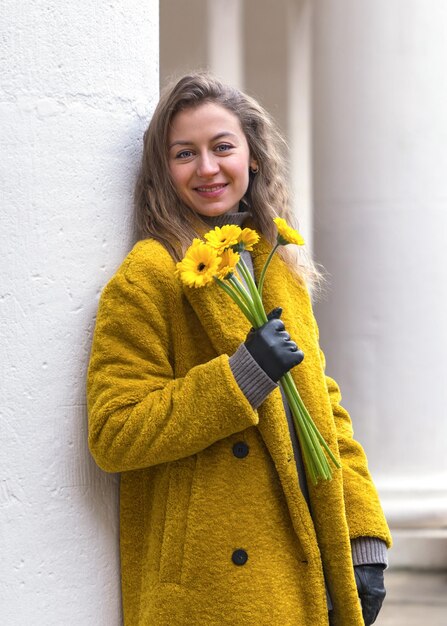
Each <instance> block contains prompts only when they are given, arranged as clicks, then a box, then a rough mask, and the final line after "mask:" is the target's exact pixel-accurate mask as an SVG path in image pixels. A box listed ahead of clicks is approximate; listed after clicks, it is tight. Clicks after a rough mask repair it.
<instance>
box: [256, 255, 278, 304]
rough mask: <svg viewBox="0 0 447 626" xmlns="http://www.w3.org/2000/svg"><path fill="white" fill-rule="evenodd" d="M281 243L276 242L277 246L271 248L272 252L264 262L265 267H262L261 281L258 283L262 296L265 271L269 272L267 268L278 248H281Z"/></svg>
mask: <svg viewBox="0 0 447 626" xmlns="http://www.w3.org/2000/svg"><path fill="white" fill-rule="evenodd" d="M280 245H281V244H280V243H276V245H275V247H274V248H272V249H271V251H270V254H269V255H268V257H267V261H266V262H265V263H264V267H263V268H262V272H261V276H260V277H259V283H258V293H259V296H260V297H261V298H262V288H263V287H264V280H265V273H266V272H267V268H268V266H269V265H270V261H271V260H272V258H273V255H274V254H275V252H276V250H277V249H278V248H279V246H280Z"/></svg>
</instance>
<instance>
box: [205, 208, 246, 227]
mask: <svg viewBox="0 0 447 626" xmlns="http://www.w3.org/2000/svg"><path fill="white" fill-rule="evenodd" d="M248 217H250V212H249V211H238V212H237V213H224V214H223V215H213V216H209V217H208V216H202V219H203V221H204V222H205V223H206V224H209V226H212V227H215V226H225V224H237V225H238V226H242V224H243V223H244V222H245V220H246V219H247V218H248Z"/></svg>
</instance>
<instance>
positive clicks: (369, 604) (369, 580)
mask: <svg viewBox="0 0 447 626" xmlns="http://www.w3.org/2000/svg"><path fill="white" fill-rule="evenodd" d="M383 570H384V566H383V565H356V566H355V567H354V574H355V582H356V583H357V591H358V594H359V598H360V602H361V603H362V613H363V620H364V622H365V626H370V624H374V622H375V621H376V617H377V616H378V614H379V611H380V609H381V608H382V602H383V600H384V598H385V595H386V591H385V585H384V580H383Z"/></svg>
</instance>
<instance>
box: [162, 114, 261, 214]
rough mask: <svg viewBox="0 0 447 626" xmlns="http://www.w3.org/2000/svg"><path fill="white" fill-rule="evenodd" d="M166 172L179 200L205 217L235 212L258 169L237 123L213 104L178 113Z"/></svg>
mask: <svg viewBox="0 0 447 626" xmlns="http://www.w3.org/2000/svg"><path fill="white" fill-rule="evenodd" d="M169 143H170V148H169V171H170V173H171V177H172V181H173V183H174V186H175V189H176V191H177V193H178V195H179V197H180V198H181V199H182V200H183V201H184V202H185V204H186V205H187V206H189V207H190V208H191V209H192V210H193V211H195V212H196V213H198V214H199V215H203V216H209V217H211V216H218V215H223V214H225V213H229V212H237V210H238V206H239V201H240V199H241V198H242V197H243V196H244V195H245V193H246V191H247V189H248V183H249V174H248V172H249V167H251V168H252V169H253V170H255V169H256V168H257V163H256V160H255V159H253V158H252V157H251V156H250V150H249V147H248V143H247V139H246V138H245V135H244V133H243V131H242V128H241V125H240V122H239V120H238V118H237V117H236V116H235V115H233V113H231V112H230V111H228V110H227V109H225V108H224V107H222V106H220V105H219V104H214V103H212V102H209V103H205V104H202V105H200V106H197V107H195V108H191V109H186V110H184V111H180V112H179V113H177V115H176V116H175V117H174V119H173V121H172V124H171V131H170V134H169Z"/></svg>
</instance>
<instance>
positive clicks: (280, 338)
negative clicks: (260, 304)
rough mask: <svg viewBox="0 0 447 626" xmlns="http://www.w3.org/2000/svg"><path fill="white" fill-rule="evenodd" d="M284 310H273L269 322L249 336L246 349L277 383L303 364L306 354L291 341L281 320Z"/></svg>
mask: <svg viewBox="0 0 447 626" xmlns="http://www.w3.org/2000/svg"><path fill="white" fill-rule="evenodd" d="M281 313H282V309H281V308H280V307H278V308H277V309H273V311H272V312H271V313H269V314H268V315H267V318H268V320H269V321H268V322H266V323H265V324H264V325H263V326H261V328H258V329H254V328H252V329H251V331H250V332H249V333H248V335H247V339H246V340H245V347H246V348H247V350H248V351H249V353H250V354H251V356H252V357H253V358H254V360H255V361H256V362H257V363H258V365H259V366H260V367H262V369H263V370H264V372H265V373H266V374H267V376H269V377H270V378H271V379H272V380H273V381H274V382H275V383H277V382H278V380H279V379H280V378H281V376H284V374H286V373H287V372H288V371H289V370H290V369H292V367H295V365H298V364H299V363H301V361H302V360H303V359H304V354H303V352H302V351H301V350H299V349H298V346H297V345H296V343H295V342H294V341H291V339H290V335H289V333H288V332H287V331H286V329H285V326H284V322H283V321H282V320H280V319H279V318H280V315H281Z"/></svg>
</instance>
